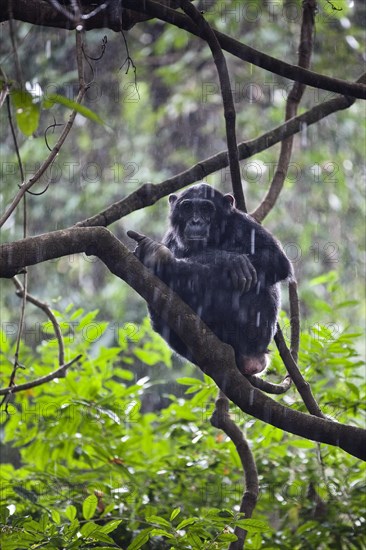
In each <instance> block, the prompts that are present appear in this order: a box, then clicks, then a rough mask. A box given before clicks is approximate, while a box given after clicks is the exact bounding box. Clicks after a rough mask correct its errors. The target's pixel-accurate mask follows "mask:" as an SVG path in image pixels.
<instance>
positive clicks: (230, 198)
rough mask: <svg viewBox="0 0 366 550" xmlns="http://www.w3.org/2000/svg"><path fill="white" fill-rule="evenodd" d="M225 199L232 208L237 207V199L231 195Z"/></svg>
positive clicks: (225, 196)
mask: <svg viewBox="0 0 366 550" xmlns="http://www.w3.org/2000/svg"><path fill="white" fill-rule="evenodd" d="M224 199H225V200H226V201H227V202H228V203H229V204H230V206H235V199H234V197H233V196H232V195H230V193H227V194H226V195H224Z"/></svg>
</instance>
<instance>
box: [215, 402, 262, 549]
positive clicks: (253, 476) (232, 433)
mask: <svg viewBox="0 0 366 550" xmlns="http://www.w3.org/2000/svg"><path fill="white" fill-rule="evenodd" d="M211 424H212V426H215V428H218V429H221V430H223V431H224V432H225V433H226V435H227V436H228V437H230V439H231V441H232V442H233V443H234V445H235V448H236V451H237V453H238V455H239V458H240V461H241V464H242V468H243V471H244V478H245V489H244V492H243V496H242V500H241V504H240V510H239V511H240V513H242V514H244V515H245V519H248V518H251V517H252V513H253V510H254V508H255V506H256V504H257V499H258V494H259V481H258V472H257V466H256V463H255V460H254V456H253V453H252V451H251V449H250V447H249V444H248V442H247V440H246V439H245V437H244V434H243V432H242V430H241V429H240V428H239V427H238V426H237V425H236V424H235V422H234V421H233V420H232V418H230V414H229V400H228V398H227V397H226V395H224V394H223V393H222V391H220V392H219V395H218V398H217V399H216V403H215V410H214V412H213V415H212V417H211ZM234 534H235V535H236V536H237V537H238V540H237V541H235V542H232V543H231V544H230V546H229V550H242V548H243V545H244V542H245V538H246V535H247V531H245V529H242V528H241V527H235V531H234Z"/></svg>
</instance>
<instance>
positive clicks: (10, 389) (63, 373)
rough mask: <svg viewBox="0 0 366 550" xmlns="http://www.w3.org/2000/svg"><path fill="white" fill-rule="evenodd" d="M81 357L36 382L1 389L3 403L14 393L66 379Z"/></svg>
mask: <svg viewBox="0 0 366 550" xmlns="http://www.w3.org/2000/svg"><path fill="white" fill-rule="evenodd" d="M81 357H82V356H81V355H77V356H76V357H74V359H72V360H71V361H69V362H68V363H65V365H61V366H60V367H59V368H58V369H57V370H55V371H53V372H50V373H49V374H46V375H45V376H41V377H40V378H37V379H36V380H31V381H30V382H25V383H24V384H17V385H13V386H9V387H8V388H1V389H0V395H4V396H5V397H4V399H3V401H5V400H6V399H9V397H10V395H12V394H13V393H17V392H20V391H25V390H29V389H30V388H36V387H37V386H42V385H43V384H47V383H48V382H51V380H55V378H65V376H66V371H67V369H69V368H70V367H71V365H73V364H74V363H76V361H79V359H80V358H81Z"/></svg>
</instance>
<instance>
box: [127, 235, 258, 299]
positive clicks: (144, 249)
mask: <svg viewBox="0 0 366 550" xmlns="http://www.w3.org/2000/svg"><path fill="white" fill-rule="evenodd" d="M127 234H128V235H129V236H130V237H131V238H133V239H134V240H136V241H137V242H138V245H137V247H136V249H135V252H134V253H135V255H136V256H137V257H138V258H139V260H140V261H141V262H142V263H143V264H144V265H145V266H146V267H148V268H149V269H150V270H151V271H152V272H153V273H154V274H155V275H157V276H158V277H159V278H160V279H161V280H162V281H164V282H165V283H166V284H167V285H168V286H174V287H175V288H177V287H179V286H182V287H183V286H188V285H191V286H192V290H193V289H194V291H196V292H201V291H202V290H204V289H205V288H206V287H207V284H208V282H210V284H211V286H212V284H214V285H215V286H217V288H229V289H230V288H232V289H234V290H239V291H240V292H241V293H243V292H248V290H250V288H251V287H252V286H254V285H255V284H256V283H257V274H256V271H255V269H254V267H253V266H252V264H251V262H250V260H249V259H248V258H247V257H246V256H245V255H243V254H238V253H236V252H228V251H225V250H207V251H205V252H202V253H201V254H197V255H195V256H192V257H189V258H176V257H175V256H174V254H173V252H172V251H171V250H170V249H169V248H167V247H166V246H165V245H163V244H161V243H157V242H156V241H153V240H152V239H150V238H149V237H145V236H143V235H140V234H139V233H136V232H135V231H128V233H127ZM172 283H173V284H172Z"/></svg>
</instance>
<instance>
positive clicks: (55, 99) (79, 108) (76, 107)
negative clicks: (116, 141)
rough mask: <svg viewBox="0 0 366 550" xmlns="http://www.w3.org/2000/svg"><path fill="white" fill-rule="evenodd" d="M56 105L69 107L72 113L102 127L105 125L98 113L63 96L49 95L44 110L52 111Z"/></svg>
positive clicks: (44, 101) (44, 102) (44, 103)
mask: <svg viewBox="0 0 366 550" xmlns="http://www.w3.org/2000/svg"><path fill="white" fill-rule="evenodd" d="M55 103H59V104H60V105H63V106H64V107H67V108H68V109H71V110H72V111H76V112H77V113H79V114H80V115H82V116H83V117H85V118H89V119H90V120H92V121H93V122H97V123H98V124H102V125H104V124H105V123H104V121H103V120H102V119H101V118H100V116H99V115H97V113H94V111H92V110H91V109H88V107H85V106H84V105H81V104H80V103H77V102H76V101H74V100H72V99H69V98H68V97H65V96H64V95H61V94H48V95H47V97H46V98H45V99H44V100H43V108H44V109H50V108H51V107H53V105H54V104H55Z"/></svg>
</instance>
